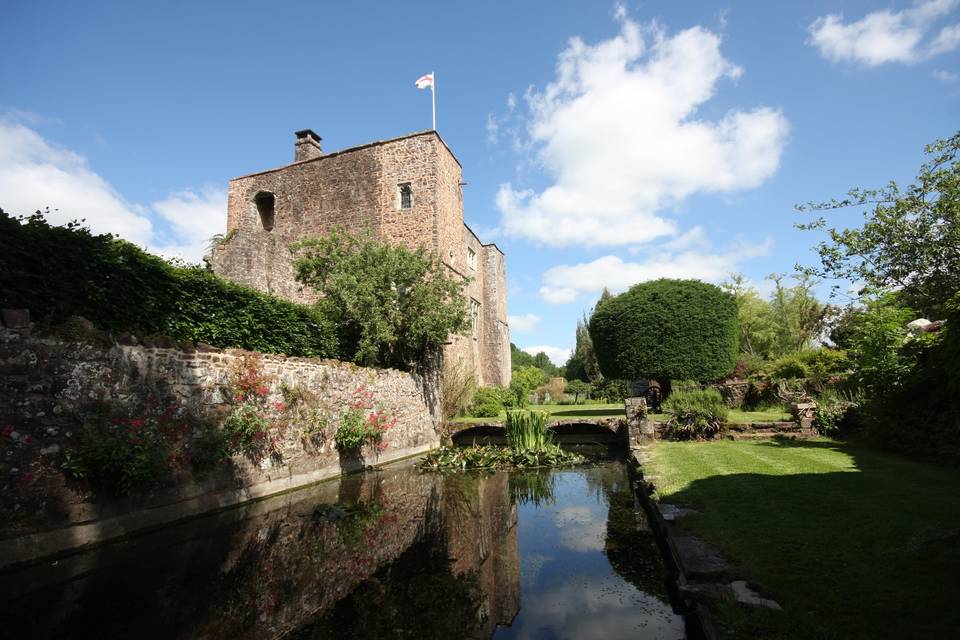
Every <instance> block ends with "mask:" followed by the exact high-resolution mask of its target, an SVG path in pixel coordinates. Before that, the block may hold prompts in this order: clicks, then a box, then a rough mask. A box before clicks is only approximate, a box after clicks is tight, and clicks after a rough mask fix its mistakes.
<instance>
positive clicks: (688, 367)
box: [590, 279, 738, 381]
mask: <svg viewBox="0 0 960 640" xmlns="http://www.w3.org/2000/svg"><path fill="white" fill-rule="evenodd" d="M737 331H738V327H737V303H736V300H735V299H734V297H733V296H732V295H730V294H727V293H724V292H723V291H721V290H720V288H718V287H716V286H714V285H712V284H707V283H705V282H700V281H699V280H667V279H662V280H654V281H652V282H644V283H642V284H637V285H634V286H633V287H631V288H630V290H629V291H627V292H625V293H622V294H620V295H618V296H613V297H611V298H608V299H606V300H603V301H601V302H600V303H599V304H598V305H597V308H596V310H595V311H594V313H593V317H592V318H591V319H590V337H591V338H592V339H593V347H594V350H595V351H596V354H597V361H598V363H599V364H600V370H601V372H602V373H603V375H604V376H607V377H610V378H628V379H633V380H640V379H647V378H660V379H673V380H699V381H707V380H716V379H718V378H722V377H724V376H725V375H727V374H729V373H730V372H731V371H733V367H734V365H735V364H736V361H737V351H738V334H737Z"/></svg>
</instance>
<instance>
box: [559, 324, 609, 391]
mask: <svg viewBox="0 0 960 640" xmlns="http://www.w3.org/2000/svg"><path fill="white" fill-rule="evenodd" d="M589 324H590V320H589V319H588V318H587V316H584V317H583V319H582V320H577V332H576V346H575V347H574V348H573V353H571V354H570V357H569V358H568V359H567V364H566V367H565V369H566V377H567V378H568V379H570V380H583V381H584V382H599V381H600V380H601V379H602V378H603V374H602V373H600V365H598V364H597V354H596V353H594V351H593V340H591V339H590V329H589Z"/></svg>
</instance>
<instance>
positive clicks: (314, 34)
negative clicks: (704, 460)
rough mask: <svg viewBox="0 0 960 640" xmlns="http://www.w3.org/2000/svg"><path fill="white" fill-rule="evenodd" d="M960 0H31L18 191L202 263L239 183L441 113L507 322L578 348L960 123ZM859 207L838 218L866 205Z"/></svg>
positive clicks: (10, 53)
mask: <svg viewBox="0 0 960 640" xmlns="http://www.w3.org/2000/svg"><path fill="white" fill-rule="evenodd" d="M958 24H960V0H918V1H917V2H903V1H899V2H889V3H876V2H872V3H871V2H845V1H842V0H831V1H828V2H815V1H811V2H803V3H773V2H728V3H717V2H683V3H676V2H648V3H638V2H624V3H616V4H615V3H612V2H611V3H602V2H587V1H581V2H573V1H568V2H557V1H553V2H485V3H451V2H442V3H441V2H437V3H398V2H354V3H322V2H303V3H295V2H277V3H270V4H267V3H244V2H229V3H228V2H220V3H216V2H203V3H197V2H163V3H160V2H153V3H147V2H116V3H103V2H100V3H97V2H90V3H75V2H44V1H40V0H32V1H29V2H22V1H19V0H13V2H8V3H6V4H5V10H4V19H3V20H2V21H0V80H2V82H0V207H3V208H4V209H6V210H8V211H12V212H15V213H27V212H29V211H32V210H34V209H37V208H42V207H44V206H50V207H52V208H56V209H58V211H57V212H55V213H54V218H55V219H61V220H67V219H72V218H86V219H87V220H88V222H89V224H91V226H93V227H94V228H95V229H97V230H102V231H113V232H117V233H119V234H120V235H122V236H124V237H127V238H128V239H131V240H133V241H135V242H138V243H139V244H142V245H144V246H147V247H149V248H151V249H152V250H155V251H159V252H163V253H166V254H168V255H182V256H186V257H188V258H194V259H195V258H196V257H197V256H199V255H200V254H202V252H203V247H204V245H205V242H206V239H207V238H208V237H209V236H210V235H212V234H213V233H215V232H217V231H222V229H223V226H224V225H225V196H224V193H225V188H226V184H227V181H228V180H229V179H230V178H231V177H234V176H237V175H242V174H244V173H248V172H252V171H257V170H261V169H265V168H269V167H274V166H279V165H282V164H285V163H287V162H289V161H290V160H291V159H292V147H293V131H295V130H297V129H301V128H306V127H309V128H312V129H314V130H315V131H317V132H318V133H319V134H320V135H321V136H323V138H324V149H325V150H329V151H332V150H336V149H341V148H345V147H349V146H353V145H357V144H362V143H364V142H368V141H371V140H376V139H384V138H389V137H393V136H397V135H402V134H404V133H408V132H411V131H416V130H422V129H427V128H429V126H430V96H429V93H428V92H427V91H419V90H417V89H415V88H414V86H413V82H414V80H416V79H417V78H418V77H420V75H422V74H424V73H426V72H429V71H431V70H434V71H436V76H437V119H438V123H437V125H438V126H437V128H438V130H439V132H440V134H441V135H442V136H443V137H444V139H445V140H446V141H447V143H448V144H449V145H450V147H451V148H452V149H453V151H454V153H455V154H456V155H457V157H458V158H459V159H460V161H461V163H462V164H463V166H464V180H465V181H466V182H467V183H468V186H467V187H465V208H466V218H467V222H468V224H470V225H471V226H472V227H473V228H474V229H475V230H476V231H478V232H479V233H480V235H481V237H483V238H484V239H485V240H487V241H495V242H496V243H497V244H498V245H499V246H500V247H501V248H502V249H503V250H504V251H505V252H506V254H507V264H508V274H509V286H510V298H509V312H510V315H511V316H512V322H511V335H512V340H513V342H515V343H516V344H518V345H519V346H521V347H549V349H548V353H550V354H551V356H552V357H554V358H555V359H557V360H562V359H563V350H564V349H567V348H569V347H571V346H572V343H573V329H574V324H575V321H576V319H577V318H578V317H579V316H580V315H581V314H582V313H583V312H584V311H586V310H587V309H589V308H590V307H591V306H592V304H593V302H594V301H595V300H596V298H597V296H598V295H599V291H600V290H601V289H602V287H603V286H609V287H610V288H611V289H613V290H615V291H619V290H623V289H624V288H626V287H627V286H629V285H630V284H633V283H634V282H636V281H639V280H643V279H649V278H655V277H661V276H668V277H698V278H701V279H704V280H708V281H712V282H719V281H722V280H723V279H725V278H726V277H727V276H728V275H729V274H730V273H731V272H733V271H737V272H741V273H743V274H745V275H746V276H747V277H748V278H749V279H750V280H751V281H753V282H755V283H756V284H757V285H758V286H759V287H760V288H761V289H764V288H765V287H767V286H768V284H766V283H765V280H764V278H765V277H766V276H767V275H768V274H770V273H773V272H787V273H789V272H791V271H792V269H793V265H794V264H795V263H797V262H801V263H811V262H812V261H813V260H814V256H813V253H812V251H811V247H812V246H813V245H814V244H815V242H816V241H817V239H818V237H817V236H816V235H814V234H811V233H809V232H800V231H797V230H795V229H794V228H793V225H794V223H796V222H799V221H802V220H803V218H802V217H801V216H800V215H798V214H796V213H795V212H794V211H793V205H794V204H796V203H800V202H805V201H808V200H822V199H828V198H830V197H832V196H840V195H842V194H843V193H844V192H845V191H846V190H847V189H848V188H849V187H851V186H879V185H881V184H883V183H885V182H886V181H887V180H889V179H896V180H899V181H909V180H910V179H912V177H913V176H914V175H915V173H916V169H917V167H918V166H919V164H920V163H921V162H922V160H923V152H922V151H923V145H924V144H926V143H928V142H931V141H933V140H935V139H937V138H943V137H947V136H949V135H950V134H952V133H953V132H954V131H955V130H956V129H957V127H958V120H960V119H958V118H957V116H958V115H960V53H958V51H960V49H958V47H960V26H958ZM858 219H859V214H858V213H857V212H845V213H839V214H837V215H836V216H834V220H835V222H836V223H838V224H856V223H857V220H858Z"/></svg>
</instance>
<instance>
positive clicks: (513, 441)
mask: <svg viewBox="0 0 960 640" xmlns="http://www.w3.org/2000/svg"><path fill="white" fill-rule="evenodd" d="M548 415H549V414H547V412H546V411H524V410H517V411H508V412H507V421H506V430H507V442H508V443H509V444H510V448H511V449H513V450H514V451H516V452H520V453H522V452H527V451H544V450H546V449H549V448H551V447H552V446H553V442H552V439H551V437H550V433H549V432H548V431H547V417H548Z"/></svg>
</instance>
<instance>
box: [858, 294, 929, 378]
mask: <svg viewBox="0 0 960 640" xmlns="http://www.w3.org/2000/svg"><path fill="white" fill-rule="evenodd" d="M913 315H914V314H913V312H912V311H911V310H910V309H906V308H903V307H900V306H898V305H897V303H896V301H895V299H894V298H893V297H892V296H885V297H883V298H880V299H877V300H868V301H867V302H866V307H865V308H864V309H863V310H862V312H860V313H859V314H858V315H857V316H856V319H855V321H854V322H853V326H852V327H851V330H850V337H849V344H850V348H849V354H850V359H851V360H852V362H853V364H854V376H853V378H854V382H855V383H856V384H857V385H858V386H860V387H861V388H863V389H864V390H866V391H867V392H868V393H869V394H871V395H882V394H884V393H887V392H888V391H890V390H891V389H894V388H896V387H898V386H899V384H900V381H901V380H902V379H903V377H904V376H905V375H907V373H909V371H910V369H911V366H912V364H913V363H912V362H911V361H910V359H908V358H904V354H903V353H902V351H901V347H903V345H904V343H905V341H906V339H907V335H908V331H907V323H908V322H909V321H910V320H911V319H912V318H913Z"/></svg>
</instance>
